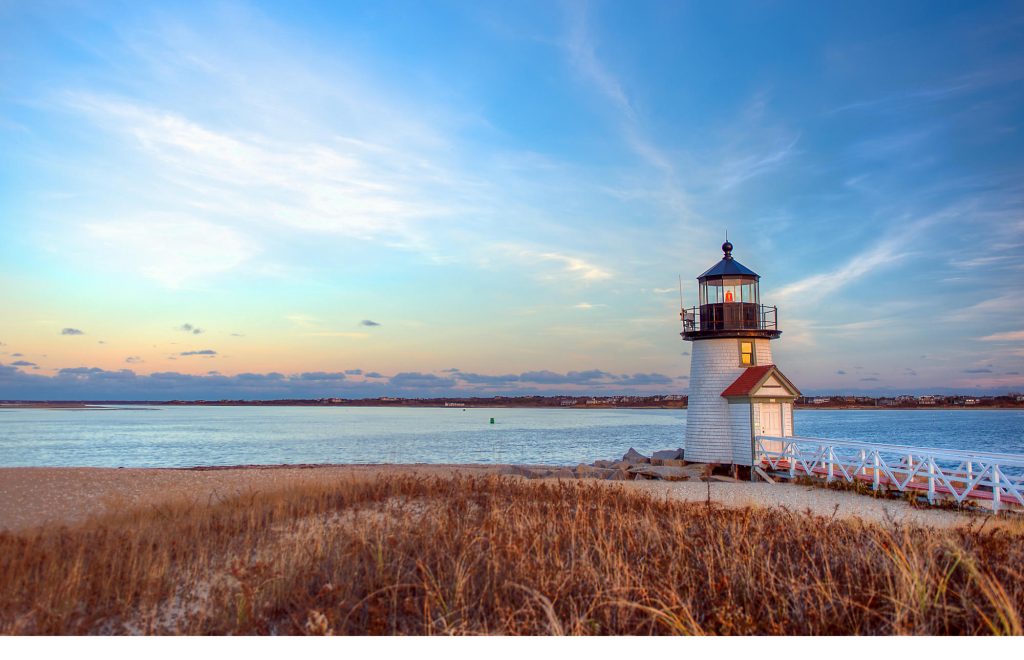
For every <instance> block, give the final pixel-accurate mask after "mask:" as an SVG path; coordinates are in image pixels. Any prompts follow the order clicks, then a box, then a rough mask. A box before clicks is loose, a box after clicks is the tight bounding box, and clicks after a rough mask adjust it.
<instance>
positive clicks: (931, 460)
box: [928, 456, 935, 504]
mask: <svg viewBox="0 0 1024 660" xmlns="http://www.w3.org/2000/svg"><path fill="white" fill-rule="evenodd" d="M928 503H929V504H935V457H934V456H929V457H928Z"/></svg>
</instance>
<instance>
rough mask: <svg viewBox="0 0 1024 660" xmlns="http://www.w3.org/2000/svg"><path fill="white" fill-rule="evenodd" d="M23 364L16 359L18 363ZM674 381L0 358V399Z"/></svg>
mask: <svg viewBox="0 0 1024 660" xmlns="http://www.w3.org/2000/svg"><path fill="white" fill-rule="evenodd" d="M22 366H24V365H22ZM680 382H682V381H678V380H674V379H672V378H671V377H669V376H666V375H664V374H657V373H636V374H613V373H610V372H607V371H601V370H598V369H591V370H587V371H570V372H568V373H564V374H563V373H557V372H553V371H527V372H523V373H521V374H504V375H487V374H476V373H468V372H462V371H448V372H446V373H444V374H443V375H438V374H433V373H421V372H415V371H404V372H400V373H397V374H395V375H393V376H385V375H382V374H379V373H377V372H362V373H360V370H358V369H349V370H347V371H338V372H326V371H307V372H303V373H297V374H282V373H278V372H270V373H241V374H236V375H234V376H226V375H224V374H221V373H219V372H216V371H212V372H209V373H207V374H204V375H192V374H183V373H178V372H174V371H162V372H155V373H151V374H137V373H135V372H134V371H132V370H131V369H120V370H107V369H100V368H98V367H73V368H67V369H61V370H60V371H58V372H57V373H56V374H55V375H52V376H47V375H41V374H36V373H27V372H26V371H23V370H22V369H19V368H17V366H15V365H14V364H11V365H3V364H0V399H16V400H62V399H63V400H138V401H142V400H151V401H165V400H173V399H187V400H192V399H208V400H219V399H292V398H296V399H315V398H322V397H342V398H363V397H378V396H401V397H444V396H490V395H495V394H502V395H509V396H515V395H528V394H549V395H550V394H570V395H572V394H575V395H586V394H647V393H655V392H656V393H666V392H679V391H681V388H682V385H680Z"/></svg>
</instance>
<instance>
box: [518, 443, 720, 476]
mask: <svg viewBox="0 0 1024 660" xmlns="http://www.w3.org/2000/svg"><path fill="white" fill-rule="evenodd" d="M711 468H712V466H711V465H708V464H705V463H687V462H686V460H685V459H684V458H683V450H682V449H665V450H662V451H656V452H654V453H653V454H652V455H651V457H650V458H648V457H647V456H644V455H643V454H641V453H640V452H638V451H637V450H636V449H633V448H632V447H630V448H629V451H627V452H626V453H625V455H623V457H622V459H620V460H617V461H616V460H610V461H606V460H599V461H594V462H593V463H591V464H589V465H586V464H584V463H580V464H579V465H577V466H576V467H575V468H568V467H540V466H520V465H511V466H509V467H507V468H505V469H504V470H503V473H504V474H514V475H518V476H521V477H526V478H528V479H542V478H545V477H553V478H556V479H606V480H614V481H628V480H636V479H659V480H662V481H709V480H715V481H718V480H721V479H722V477H713V476H712V474H711ZM725 479H728V477H725Z"/></svg>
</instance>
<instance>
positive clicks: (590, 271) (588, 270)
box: [534, 252, 612, 282]
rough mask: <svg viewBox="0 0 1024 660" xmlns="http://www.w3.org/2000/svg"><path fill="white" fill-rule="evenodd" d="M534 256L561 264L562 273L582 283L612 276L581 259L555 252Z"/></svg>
mask: <svg viewBox="0 0 1024 660" xmlns="http://www.w3.org/2000/svg"><path fill="white" fill-rule="evenodd" d="M534 256H536V257H537V258H538V259H544V260H547V261H554V262H557V263H560V264H562V272H563V273H565V274H566V275H569V276H572V277H576V278H578V279H580V280H583V281H584V282H597V281H600V280H606V279H608V278H610V277H611V276H612V274H611V273H610V272H608V271H607V270H605V269H604V268H602V267H600V266H598V265H596V264H593V263H591V262H589V261H587V260H586V259H583V258H581V257H576V256H572V255H568V254H559V253H557V252H542V253H537V254H536V255H534Z"/></svg>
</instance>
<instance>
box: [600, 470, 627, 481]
mask: <svg viewBox="0 0 1024 660" xmlns="http://www.w3.org/2000/svg"><path fill="white" fill-rule="evenodd" d="M608 472H609V474H608V475H607V476H606V477H605V479H607V480H608V481H629V480H630V479H632V478H633V475H631V474H630V473H629V472H627V471H626V470H609V471H608Z"/></svg>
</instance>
